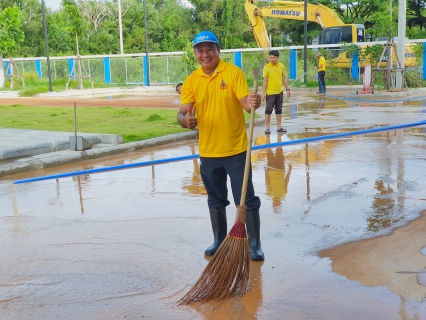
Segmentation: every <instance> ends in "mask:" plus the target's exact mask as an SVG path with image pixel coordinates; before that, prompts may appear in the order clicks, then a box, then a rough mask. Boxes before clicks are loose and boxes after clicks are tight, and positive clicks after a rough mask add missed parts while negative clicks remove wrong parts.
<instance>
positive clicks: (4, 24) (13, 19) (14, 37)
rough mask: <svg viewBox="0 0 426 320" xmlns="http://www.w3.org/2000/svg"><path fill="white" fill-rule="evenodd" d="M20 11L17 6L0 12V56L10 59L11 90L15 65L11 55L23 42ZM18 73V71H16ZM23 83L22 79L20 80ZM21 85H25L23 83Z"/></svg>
mask: <svg viewBox="0 0 426 320" xmlns="http://www.w3.org/2000/svg"><path fill="white" fill-rule="evenodd" d="M21 15H22V13H21V9H19V8H18V7H17V6H13V7H8V8H6V9H4V10H3V11H2V12H0V55H3V56H5V55H7V56H8V57H10V62H9V68H11V71H12V72H11V73H12V75H11V81H10V87H11V88H12V89H13V87H14V82H13V76H14V75H13V69H14V67H16V66H15V63H14V62H13V59H12V55H13V53H14V51H15V50H16V47H17V46H18V44H19V43H21V42H23V41H24V32H23V31H22V30H21V25H22V23H21ZM17 72H18V73H19V71H18V70H17ZM22 81H23V79H22ZM23 85H25V84H24V83H23Z"/></svg>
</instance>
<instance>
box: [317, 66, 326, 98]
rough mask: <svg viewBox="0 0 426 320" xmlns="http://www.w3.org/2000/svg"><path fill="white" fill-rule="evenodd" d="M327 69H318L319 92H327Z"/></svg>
mask: <svg viewBox="0 0 426 320" xmlns="http://www.w3.org/2000/svg"><path fill="white" fill-rule="evenodd" d="M324 78H325V71H318V87H319V92H322V93H325V92H326V90H325V79H324Z"/></svg>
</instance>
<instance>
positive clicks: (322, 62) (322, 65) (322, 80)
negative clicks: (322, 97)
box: [316, 52, 326, 93]
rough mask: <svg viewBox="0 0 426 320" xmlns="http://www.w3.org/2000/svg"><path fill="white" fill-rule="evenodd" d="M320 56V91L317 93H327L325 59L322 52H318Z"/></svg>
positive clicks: (318, 56) (318, 68)
mask: <svg viewBox="0 0 426 320" xmlns="http://www.w3.org/2000/svg"><path fill="white" fill-rule="evenodd" d="M317 58H318V67H316V69H317V70H318V87H319V91H318V92H317V93H326V90H325V59H324V57H323V56H322V54H321V52H318V53H317Z"/></svg>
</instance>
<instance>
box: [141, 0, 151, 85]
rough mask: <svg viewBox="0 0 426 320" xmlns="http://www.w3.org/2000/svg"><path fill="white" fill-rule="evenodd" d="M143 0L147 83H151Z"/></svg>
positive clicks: (144, 1) (144, 14)
mask: <svg viewBox="0 0 426 320" xmlns="http://www.w3.org/2000/svg"><path fill="white" fill-rule="evenodd" d="M142 1H143V16H144V24H145V55H146V68H147V72H146V74H147V77H148V79H147V85H148V86H150V85H151V81H150V79H149V78H150V76H149V58H148V25H147V23H146V13H147V12H146V0H142Z"/></svg>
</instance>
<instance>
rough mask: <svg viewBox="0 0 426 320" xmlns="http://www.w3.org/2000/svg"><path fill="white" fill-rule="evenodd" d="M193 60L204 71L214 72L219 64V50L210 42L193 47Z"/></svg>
mask: <svg viewBox="0 0 426 320" xmlns="http://www.w3.org/2000/svg"><path fill="white" fill-rule="evenodd" d="M194 54H195V59H196V60H197V62H198V63H199V64H200V66H201V68H202V69H203V70H204V71H210V70H212V71H214V70H215V69H216V67H217V65H218V63H219V54H220V48H219V46H218V45H217V44H215V43H212V42H202V43H200V44H197V45H196V46H195V47H194Z"/></svg>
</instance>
